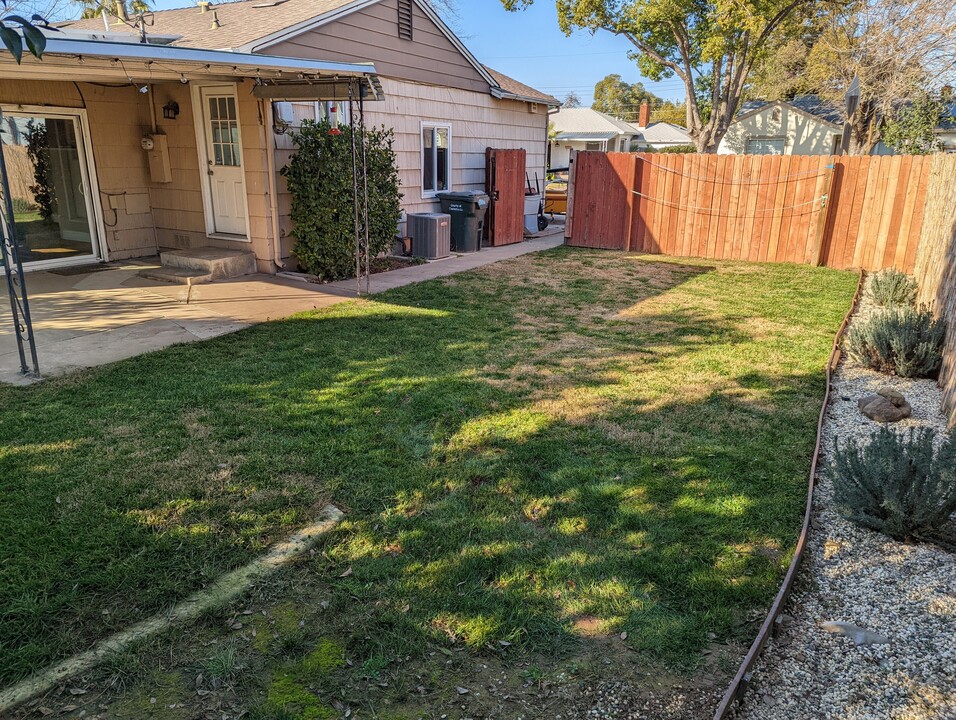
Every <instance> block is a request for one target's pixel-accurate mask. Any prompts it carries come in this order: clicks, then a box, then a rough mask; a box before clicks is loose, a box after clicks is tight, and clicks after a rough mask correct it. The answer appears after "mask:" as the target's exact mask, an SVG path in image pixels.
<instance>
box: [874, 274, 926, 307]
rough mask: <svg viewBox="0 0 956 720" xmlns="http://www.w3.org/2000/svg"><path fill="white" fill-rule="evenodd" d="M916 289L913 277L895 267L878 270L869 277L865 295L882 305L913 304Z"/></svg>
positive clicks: (914, 302)
mask: <svg viewBox="0 0 956 720" xmlns="http://www.w3.org/2000/svg"><path fill="white" fill-rule="evenodd" d="M916 290H917V285H916V281H915V280H914V279H913V278H911V277H910V276H909V275H907V274H906V273H904V272H900V271H899V270H896V269H895V268H888V269H887V270H880V271H879V272H878V273H876V274H875V275H873V277H872V278H870V282H869V284H868V285H867V288H866V296H867V297H868V298H869V299H870V300H872V301H873V302H875V303H876V304H877V305H883V306H884V307H890V306H893V305H915V304H916Z"/></svg>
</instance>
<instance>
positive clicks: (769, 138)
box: [744, 135, 790, 157]
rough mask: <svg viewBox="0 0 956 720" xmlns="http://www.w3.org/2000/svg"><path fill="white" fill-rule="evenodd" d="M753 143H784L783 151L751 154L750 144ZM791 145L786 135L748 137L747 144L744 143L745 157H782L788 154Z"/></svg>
mask: <svg viewBox="0 0 956 720" xmlns="http://www.w3.org/2000/svg"><path fill="white" fill-rule="evenodd" d="M752 142H762V143H766V142H780V143H783V144H782V146H781V151H780V153H779V154H777V153H752V152H750V143H752ZM789 145H790V141H789V139H788V138H787V136H786V135H750V136H748V137H747V140H746V142H745V143H744V154H745V155H771V156H772V155H777V157H780V156H782V155H786V154H787V147H788V146H789Z"/></svg>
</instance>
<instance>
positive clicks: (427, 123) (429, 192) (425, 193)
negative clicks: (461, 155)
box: [418, 120, 455, 200]
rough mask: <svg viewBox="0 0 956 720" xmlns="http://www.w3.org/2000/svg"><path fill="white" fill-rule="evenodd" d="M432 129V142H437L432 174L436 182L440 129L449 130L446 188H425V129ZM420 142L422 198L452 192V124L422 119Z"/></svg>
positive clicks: (427, 198) (419, 133) (429, 198)
mask: <svg viewBox="0 0 956 720" xmlns="http://www.w3.org/2000/svg"><path fill="white" fill-rule="evenodd" d="M426 130H431V131H432V142H434V143H435V148H436V152H435V160H434V165H433V166H432V173H433V174H432V176H433V177H434V178H435V183H436V184H437V182H438V152H437V148H438V144H437V136H438V133H437V131H438V130H445V131H447V132H448V155H447V158H446V161H445V162H446V165H445V177H446V179H447V181H448V182H447V185H448V187H447V188H445V189H444V190H437V189H426V188H425V131H426ZM418 144H419V159H418V172H419V173H420V174H421V182H420V185H421V193H422V200H433V199H435V198H436V197H438V193H440V192H450V191H451V189H452V186H453V185H454V183H453V182H452V166H453V163H452V157H453V154H454V147H455V146H454V134H453V132H452V124H451V123H450V122H445V121H442V120H422V121H421V123H420V129H419V132H418Z"/></svg>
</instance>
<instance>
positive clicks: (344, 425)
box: [0, 248, 856, 717]
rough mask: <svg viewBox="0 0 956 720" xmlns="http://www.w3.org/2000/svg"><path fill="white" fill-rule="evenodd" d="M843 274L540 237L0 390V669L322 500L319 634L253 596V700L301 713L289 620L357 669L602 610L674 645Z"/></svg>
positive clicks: (646, 639)
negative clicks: (481, 257) (538, 246)
mask: <svg viewBox="0 0 956 720" xmlns="http://www.w3.org/2000/svg"><path fill="white" fill-rule="evenodd" d="M855 281H856V280H855V277H854V276H853V275H852V274H849V273H843V272H838V271H833V270H827V269H820V268H811V267H803V266H788V265H777V266H769V265H766V266H765V265H749V264H740V263H713V262H705V261H680V262H678V261H673V260H668V259H662V258H656V257H635V256H627V255H622V254H618V253H610V252H593V251H583V250H574V249H567V248H562V249H558V250H556V251H551V252H547V253H542V254H538V255H532V256H525V257H522V258H518V259H515V260H512V261H508V262H504V263H500V264H497V265H493V266H489V267H487V268H484V269H482V270H478V271H474V272H470V273H465V274H462V275H457V276H454V277H452V278H448V279H444V280H437V281H432V282H428V283H423V284H419V285H415V286H411V287H407V288H404V289H400V290H395V291H391V292H389V293H386V294H384V295H380V296H377V297H376V298H375V299H374V300H371V301H357V302H351V303H347V304H344V305H340V306H337V307H333V308H329V309H327V310H323V311H318V312H313V313H309V314H304V315H300V316H296V317H293V318H290V319H288V320H285V321H281V322H273V323H268V324H264V325H260V326H258V327H255V328H252V329H250V330H247V331H244V332H241V333H237V334H234V335H230V336H226V337H223V338H219V339H216V340H212V341H209V342H205V343H201V344H195V345H188V346H180V347H176V348H172V349H169V350H165V351H162V352H157V353H152V354H149V355H146V356H142V357H139V358H134V359H132V360H129V361H125V362H122V363H117V364H115V365H112V366H109V367H106V368H102V369H99V370H95V371H91V372H85V373H79V374H76V375H71V376H68V377H65V378H61V379H56V380H51V381H47V382H45V383H43V384H41V385H39V386H35V387H28V388H9V387H7V388H3V389H0V492H2V494H0V529H2V534H3V538H4V542H3V543H2V544H0V613H2V619H3V622H2V623H0V684H6V683H9V682H13V681H15V680H17V679H19V678H21V677H23V676H25V675H26V674H28V673H29V672H31V671H33V670H36V669H38V668H40V667H42V666H44V665H45V664H47V663H49V662H51V661H52V660H55V659H58V658H62V657H64V656H66V655H68V654H70V653H72V652H74V651H76V650H78V649H81V648H85V647H87V646H88V645H89V643H90V642H91V641H93V640H94V639H96V638H99V637H102V636H104V635H105V634H107V633H109V632H111V631H113V630H116V629H119V628H121V627H124V626H126V625H127V624H129V623H131V622H133V621H135V620H138V619H141V618H143V617H144V616H147V615H149V614H151V613H153V612H155V611H157V610H159V609H161V608H163V607H166V606H167V605H168V604H169V603H170V602H172V601H174V600H176V599H179V598H182V597H184V596H185V595H186V594H188V593H189V592H191V591H193V590H195V589H196V588H198V587H200V586H202V585H203V584H204V583H206V582H208V581H209V580H210V579H211V578H213V577H215V576H217V575H219V574H220V573H222V572H224V571H226V570H228V569H231V568H234V567H236V566H237V565H238V564H240V563H243V562H245V561H248V560H249V559H250V558H251V557H253V556H254V555H255V554H257V553H259V552H261V551H262V550H263V548H265V547H266V546H267V545H268V544H269V543H271V542H273V541H274V540H276V539H277V538H279V537H282V536H283V535H285V534H287V533H290V532H291V531H293V530H294V529H295V528H297V527H299V526H301V525H304V524H306V523H307V522H308V521H309V520H310V519H312V518H313V517H315V515H316V514H317V512H318V511H319V510H320V509H321V508H322V507H323V505H324V504H325V503H327V502H329V501H332V502H335V503H336V504H338V505H339V506H341V507H342V508H343V509H344V510H345V511H346V514H347V517H346V521H345V522H344V523H343V525H342V526H341V527H340V529H339V530H338V531H337V532H335V533H333V534H332V535H331V536H330V537H329V538H328V539H327V540H326V541H325V544H324V545H323V546H322V547H321V548H320V552H319V554H317V555H316V556H315V557H314V558H313V559H312V560H310V561H308V563H307V564H308V572H309V573H310V576H311V577H313V578H320V579H321V582H322V588H323V593H324V595H323V597H324V600H323V601H324V602H325V603H326V605H324V606H323V608H325V607H327V609H325V610H324V615H323V617H324V618H326V620H325V622H327V623H328V624H329V625H330V626H332V628H333V629H334V631H335V635H333V637H334V638H335V640H334V642H335V645H329V646H327V647H325V648H324V649H322V648H321V647H319V646H316V645H315V642H316V641H317V640H316V639H315V638H310V637H308V636H300V633H299V630H300V629H302V628H301V627H300V626H299V625H297V624H296V623H295V622H292V621H284V620H282V619H281V618H280V619H279V620H276V619H275V618H273V619H272V620H270V621H269V622H266V621H265V620H260V619H256V620H255V621H254V622H252V623H251V625H250V626H251V627H257V628H258V631H257V632H256V633H255V635H254V636H250V638H249V642H250V643H251V645H250V647H253V648H254V649H255V651H256V652H260V653H264V654H266V655H268V656H269V657H273V658H275V661H274V664H275V670H274V674H273V680H272V681H271V685H268V686H266V687H263V688H262V692H263V693H265V696H266V705H265V706H263V708H265V709H264V710H263V712H266V711H268V707H267V706H268V703H269V702H271V701H272V700H274V701H275V702H276V703H280V702H281V703H287V704H294V705H297V706H300V707H301V708H302V710H301V712H300V715H301V716H302V717H307V716H311V717H324V716H326V715H327V714H328V713H329V712H331V710H330V709H329V706H328V704H327V702H326V700H327V699H328V698H326V699H321V698H319V699H316V698H317V697H318V696H317V695H316V694H315V693H319V694H321V693H322V692H327V688H325V687H324V686H323V687H320V688H317V687H314V686H312V685H309V684H308V683H307V682H306V680H305V679H304V678H303V673H304V672H305V671H304V670H303V669H302V667H301V666H300V665H294V666H289V665H288V663H293V662H295V663H300V664H301V658H302V657H304V656H307V654H308V651H309V648H312V649H313V650H314V649H316V648H318V649H319V651H320V656H317V657H316V658H313V659H314V660H315V663H314V664H315V667H317V668H318V670H316V673H318V674H320V675H321V674H323V673H326V671H328V672H331V673H333V674H334V673H345V672H349V673H356V674H357V673H365V674H366V675H367V676H368V677H371V678H374V677H376V675H378V676H381V675H382V673H383V672H386V671H387V669H388V668H389V667H390V666H391V667H394V665H393V664H394V663H396V662H398V661H399V660H400V659H403V658H404V659H406V660H407V659H408V658H427V657H429V653H434V651H435V648H448V647H452V648H456V649H459V648H462V649H464V648H467V653H469V654H470V655H475V654H481V653H486V652H490V651H489V648H499V647H508V648H509V649H510V650H512V651H514V652H521V653H548V654H552V655H558V656H560V655H561V654H562V653H570V652H572V651H573V650H574V649H575V648H577V647H578V646H579V644H580V643H582V642H588V641H591V640H593V639H594V637H595V636H607V635H611V634H613V635H614V637H615V638H617V637H618V636H620V634H621V633H627V634H626V636H625V637H626V640H625V641H623V649H625V650H627V651H638V652H640V653H641V657H642V658H644V659H646V660H649V661H655V662H660V663H664V664H666V665H669V666H672V667H675V668H679V669H692V668H694V667H696V666H697V665H698V664H699V663H700V662H701V661H702V652H703V651H704V650H705V648H707V647H708V645H709V644H710V643H712V641H714V640H715V639H716V641H718V642H723V641H728V640H733V639H734V638H736V637H738V636H740V635H741V633H742V632H744V633H745V632H748V631H747V629H746V628H744V630H743V631H742V630H741V625H742V623H744V622H746V620H747V619H748V616H749V615H750V614H751V613H752V612H753V611H755V609H762V608H765V607H766V605H767V604H768V603H769V601H770V599H771V598H772V596H773V593H774V591H775V590H776V587H777V583H778V582H779V580H780V577H781V576H782V573H783V571H784V568H785V567H786V564H787V563H788V561H789V557H790V553H791V551H792V546H793V542H794V540H795V537H796V531H797V528H798V525H799V518H800V515H801V511H802V506H803V502H804V499H805V487H806V473H807V468H808V463H809V457H810V453H811V452H812V448H813V442H814V428H815V424H816V415H817V412H818V410H819V403H820V399H821V396H822V392H823V386H822V385H823V367H824V364H825V361H826V358H827V355H828V352H829V346H830V343H831V340H832V337H833V333H834V332H835V331H836V328H837V326H838V324H839V322H840V319H841V318H842V316H843V314H844V312H845V311H846V310H847V308H848V305H849V302H850V298H851V296H852V294H853V290H854V287H855ZM292 595H295V593H292ZM318 600H319V598H315V597H313V598H311V600H309V599H306V598H303V597H301V596H300V597H299V599H298V601H299V602H311V603H312V604H313V605H314V604H315V603H317V602H318ZM750 619H752V618H750ZM329 642H332V641H329ZM616 642H621V641H616ZM502 643H507V645H503V644H502ZM332 647H334V648H338V647H342V648H345V649H347V653H348V657H349V658H350V661H351V663H352V664H351V665H350V666H349V668H348V669H345V668H341V667H340V666H339V660H338V658H339V657H340V656H339V655H338V650H337V649H336V650H335V651H334V652H333V651H332V650H330V648H332ZM343 652H345V651H343ZM210 657H212V655H211V654H210V652H209V651H208V650H207V651H206V655H205V657H202V656H200V657H197V658H196V662H202V661H203V660H207V661H208V658H210ZM291 658H299V659H296V660H293V659H291ZM227 659H228V658H227ZM219 660H223V658H221V657H220V658H219ZM333 661H334V662H333ZM237 662H238V661H237ZM329 663H332V665H331V666H329ZM217 664H218V661H217ZM221 664H222V665H223V666H225V665H226V664H229V663H224V662H223V663H221ZM307 664H309V667H312V662H311V661H308V659H307ZM327 666H328V667H327ZM319 671H321V672H319ZM224 674H225V673H224ZM412 684H413V685H414V681H412ZM309 687H312V690H309ZM450 687H454V685H452V686H450ZM303 692H305V693H306V695H309V697H306V696H305V695H303V694H302V693H303ZM269 712H271V711H269ZM266 715H268V712H266Z"/></svg>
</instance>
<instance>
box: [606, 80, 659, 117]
mask: <svg viewBox="0 0 956 720" xmlns="http://www.w3.org/2000/svg"><path fill="white" fill-rule="evenodd" d="M643 102H648V103H650V104H651V105H655V104H657V103H659V102H661V99H660V98H659V97H657V96H656V95H655V94H654V93H652V92H650V91H649V90H647V89H646V88H645V87H644V85H643V84H642V83H639V82H638V83H634V84H633V85H632V84H631V83H628V82H625V81H624V80H623V78H621V76H620V75H608V76H607V77H606V78H604V79H603V80H600V81H598V83H597V85H595V86H594V102H593V103H592V105H591V107H592V108H593V109H595V110H597V111H598V112H602V113H606V114H608V115H610V116H611V117H616V118H619V119H620V120H626V121H628V122H633V121H635V120H637V115H638V112H639V110H640V107H641V103H643Z"/></svg>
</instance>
